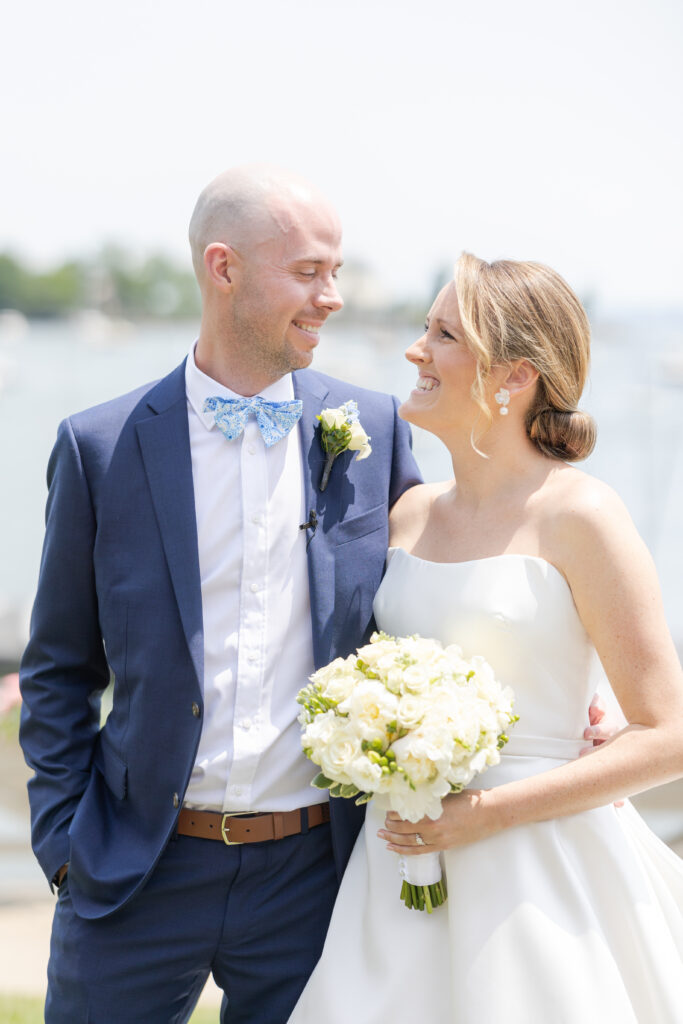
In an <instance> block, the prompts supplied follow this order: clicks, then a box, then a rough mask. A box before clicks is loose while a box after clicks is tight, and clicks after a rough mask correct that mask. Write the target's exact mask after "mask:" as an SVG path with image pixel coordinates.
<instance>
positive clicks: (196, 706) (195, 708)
mask: <svg viewBox="0 0 683 1024" xmlns="http://www.w3.org/2000/svg"><path fill="white" fill-rule="evenodd" d="M192 714H193V715H194V717H195V718H199V704H198V703H197V701H196V700H193V701H192Z"/></svg>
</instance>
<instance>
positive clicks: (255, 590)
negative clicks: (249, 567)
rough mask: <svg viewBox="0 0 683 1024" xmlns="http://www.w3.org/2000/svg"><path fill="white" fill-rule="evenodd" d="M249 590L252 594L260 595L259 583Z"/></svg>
mask: <svg viewBox="0 0 683 1024" xmlns="http://www.w3.org/2000/svg"><path fill="white" fill-rule="evenodd" d="M249 589H250V590H251V592H252V594H258V592H259V590H260V589H261V588H260V587H259V585H258V583H252V585H251V586H250V587H249Z"/></svg>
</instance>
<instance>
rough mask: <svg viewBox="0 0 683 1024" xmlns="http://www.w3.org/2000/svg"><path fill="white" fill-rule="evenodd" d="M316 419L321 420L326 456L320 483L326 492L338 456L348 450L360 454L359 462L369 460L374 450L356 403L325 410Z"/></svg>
mask: <svg viewBox="0 0 683 1024" xmlns="http://www.w3.org/2000/svg"><path fill="white" fill-rule="evenodd" d="M316 418H317V419H318V420H320V425H321V428H322V433H321V443H322V446H323V451H324V452H325V455H326V458H325V468H324V470H323V478H322V480H321V482H320V490H321V491H324V490H325V488H326V487H327V482H328V480H329V479H330V470H331V469H332V464H333V462H334V460H335V459H336V457H337V456H338V455H341V453H342V452H345V451H346V450H347V448H348V450H349V451H351V452H358V455H357V456H356V461H357V462H358V461H360V460H361V459H367V457H368V455H369V454H370V453H371V451H372V448H371V447H370V438H369V437H368V435H367V434H366V433H365V431H364V430H363V428H362V426H361V423H360V420H359V418H358V406H357V404H356V403H355V402H344V404H343V405H340V406H339V408H338V409H323V411H322V412H321V413H320V415H319V416H317V417H316Z"/></svg>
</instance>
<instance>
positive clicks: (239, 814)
mask: <svg viewBox="0 0 683 1024" xmlns="http://www.w3.org/2000/svg"><path fill="white" fill-rule="evenodd" d="M258 813H259V812H258V811H226V812H225V814H224V815H223V819H222V821H221V836H222V837H223V842H224V843H225V845H226V846H244V843H242V842H240V841H239V839H237V840H235V839H229V838H228V833H229V832H230V826H229V825H227V824H226V822H225V819H226V818H247V817H248V816H249V815H250V814H258Z"/></svg>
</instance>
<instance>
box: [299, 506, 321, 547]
mask: <svg viewBox="0 0 683 1024" xmlns="http://www.w3.org/2000/svg"><path fill="white" fill-rule="evenodd" d="M299 529H300V530H310V531H311V536H310V537H309V538H308V540H307V541H306V550H308V545H309V544H310V543H311V541H312V540H313V538H314V537H315V531H316V530H317V529H318V513H317V512H316V510H315V509H314V508H312V509H311V511H310V512H309V513H308V522H307V523H301V525H300V526H299Z"/></svg>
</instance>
